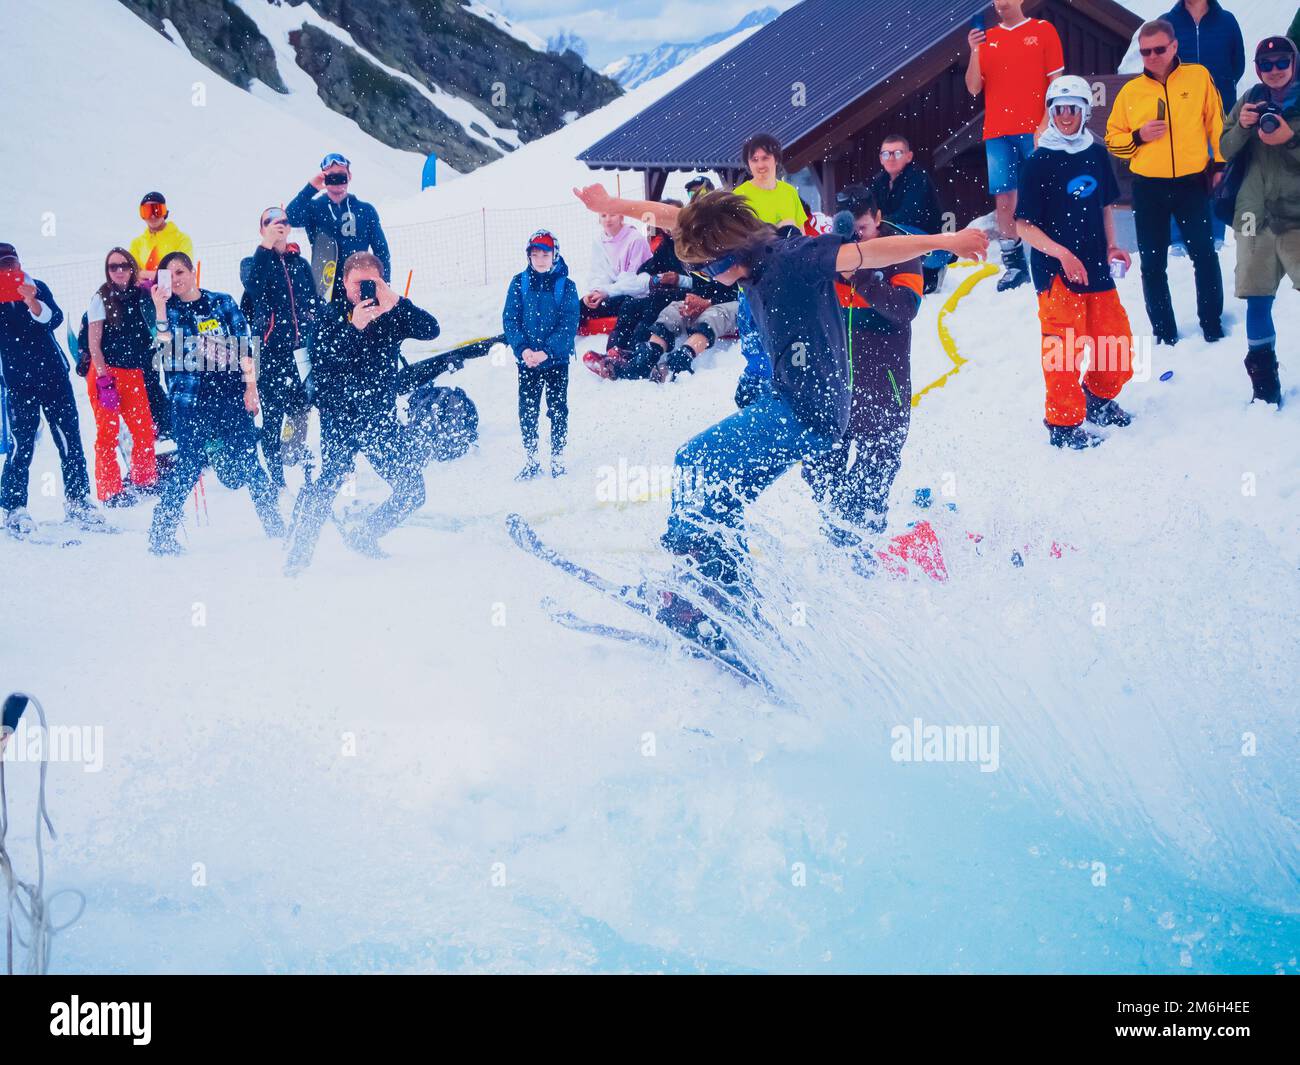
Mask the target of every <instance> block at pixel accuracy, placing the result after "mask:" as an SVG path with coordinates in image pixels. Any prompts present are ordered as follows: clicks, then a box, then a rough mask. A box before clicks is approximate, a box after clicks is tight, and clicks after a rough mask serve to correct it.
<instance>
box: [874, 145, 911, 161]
mask: <svg viewBox="0 0 1300 1065" xmlns="http://www.w3.org/2000/svg"><path fill="white" fill-rule="evenodd" d="M906 154H907V151H906V150H905V149H903V148H892V149H890V150H889V151H882V152H881V153H880V158H881V159H882V160H883V159H901V158H903V156H905V155H906Z"/></svg>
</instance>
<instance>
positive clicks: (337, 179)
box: [325, 170, 351, 185]
mask: <svg viewBox="0 0 1300 1065" xmlns="http://www.w3.org/2000/svg"><path fill="white" fill-rule="evenodd" d="M350 180H351V178H349V177H348V175H347V174H341V173H339V172H338V171H337V170H336V171H334V173H332V174H326V175H325V184H326V185H346V184H347V183H348V182H349V181H350Z"/></svg>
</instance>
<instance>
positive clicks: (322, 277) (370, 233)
mask: <svg viewBox="0 0 1300 1065" xmlns="http://www.w3.org/2000/svg"><path fill="white" fill-rule="evenodd" d="M351 184H352V164H351V163H350V162H349V161H348V160H347V158H346V157H345V156H343V155H340V154H339V153H338V152H330V153H329V155H327V156H325V158H324V159H322V160H321V161H320V170H319V171H318V172H317V173H316V174H313V175H312V178H311V180H310V181H308V182H307V184H306V185H304V186H303V187H302V191H300V192H299V193H298V195H297V196H295V197H294V198H293V199H292V200H291V201H290V203H289V205H288V207H286V208H285V213H286V214H287V216H288V219H289V225H291V226H297V227H300V228H303V229H306V230H307V239H308V240H309V241H311V245H312V268H313V273H315V274H316V275H317V276H316V282H317V292H318V293H319V294H320V295H321V297H322V298H323V299H324V300H326V301H329V300H332V299H339V298H340V293H341V288H340V286H339V285H337V284H335V283H334V282H335V277H336V273H337V269H338V264H340V263H343V262H346V261H347V259H348V257H349V256H350V255H353V254H354V253H356V252H359V251H368V252H372V253H373V254H374V256H375V258H376V259H378V260H379V263H380V266H381V269H382V272H383V276H382V277H381V278H380V280H381V281H388V280H389V279H390V277H391V276H392V273H391V271H392V260H391V258H390V256H389V252H388V238H387V237H386V236H384V227H383V226H382V225H381V224H380V222H379V212H378V211H376V210H375V208H374V206H373V205H372V204H369V203H366V202H365V201H364V200H359V199H357V198H356V197H355V196H353V195H352V194H351V193H350V192H349V191H348V190H349V188H350V187H351Z"/></svg>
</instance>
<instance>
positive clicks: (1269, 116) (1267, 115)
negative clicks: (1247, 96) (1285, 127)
mask: <svg viewBox="0 0 1300 1065" xmlns="http://www.w3.org/2000/svg"><path fill="white" fill-rule="evenodd" d="M1256 114H1257V115H1258V116H1259V128H1260V131H1261V132H1263V133H1270V134H1271V133H1276V132H1277V129H1278V127H1279V126H1280V125H1282V108H1280V107H1278V106H1277V104H1275V103H1273V101H1272V100H1267V101H1265V102H1264V103H1262V104H1260V105H1259V110H1258V111H1257V112H1256Z"/></svg>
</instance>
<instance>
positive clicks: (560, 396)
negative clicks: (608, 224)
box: [501, 215, 622, 481]
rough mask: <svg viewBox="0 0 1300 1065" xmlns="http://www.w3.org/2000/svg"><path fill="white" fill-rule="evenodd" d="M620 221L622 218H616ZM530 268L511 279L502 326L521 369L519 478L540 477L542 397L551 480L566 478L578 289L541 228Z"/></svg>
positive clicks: (556, 245) (533, 238)
mask: <svg viewBox="0 0 1300 1065" xmlns="http://www.w3.org/2000/svg"><path fill="white" fill-rule="evenodd" d="M617 217H618V218H619V221H620V222H621V221H622V216H621V215H619V216H617ZM526 253H527V256H528V265H527V266H526V267H525V268H524V269H523V270H522V271H520V272H519V273H517V274H516V275H515V276H514V277H513V278H511V279H510V287H509V289H508V290H507V291H506V304H505V309H504V310H503V311H502V313H501V324H502V328H503V329H504V331H505V334H506V343H507V344H509V345H510V348H511V350H512V351H513V352H514V353H515V360H516V362H517V363H518V365H519V430H520V433H521V434H522V435H523V439H524V454H525V456H526V458H525V462H524V467H523V469H522V470H520V471H519V474H518V476H517V477H516V478H515V480H517V481H530V480H532V479H533V478H534V477H536V476H538V474H540V473H541V472H542V468H541V464H540V463H539V462H538V461H537V422H538V417H539V415H540V413H541V404H542V394H543V392H544V393H545V394H546V416H547V418H548V419H549V420H550V423H551V476H552V477H560V476H562V475H563V474H564V472H565V471H564V457H563V456H564V445H565V443H566V442H567V439H568V429H569V360H570V359H572V358H573V352H574V342H575V340H576V338H577V335H578V320H579V315H580V312H579V300H578V289H577V286H575V285H574V283H573V281H572V280H571V279H570V278H569V268H568V266H567V265H565V262H564V259H563V257H562V256H561V255H560V244H559V241H557V240H556V239H555V236H554V234H552V233H550V232H548V231H547V230H545V229H539V230H538V231H537V232H536V233H534V234H533V235H532V236H531V237H530V238H529V240H528V246H527V249H526Z"/></svg>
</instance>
